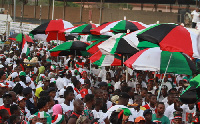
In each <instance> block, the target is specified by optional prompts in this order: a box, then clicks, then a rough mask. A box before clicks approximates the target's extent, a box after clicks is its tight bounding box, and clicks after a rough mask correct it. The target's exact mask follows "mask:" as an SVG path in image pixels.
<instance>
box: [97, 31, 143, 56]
mask: <svg viewBox="0 0 200 124" xmlns="http://www.w3.org/2000/svg"><path fill="white" fill-rule="evenodd" d="M126 35H128V34H126V33H118V34H116V35H114V36H112V37H111V38H109V39H108V40H106V41H104V42H103V43H102V44H100V45H99V46H98V48H99V49H100V50H101V52H102V53H103V54H115V53H118V54H132V55H133V54H135V53H136V52H138V51H139V50H138V49H137V43H138V42H137V41H136V43H135V42H133V41H130V40H127V39H126V38H124V37H125V36H126Z"/></svg>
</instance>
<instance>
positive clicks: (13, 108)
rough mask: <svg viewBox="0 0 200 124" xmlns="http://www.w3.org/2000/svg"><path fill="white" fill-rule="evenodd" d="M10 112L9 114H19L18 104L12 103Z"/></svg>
mask: <svg viewBox="0 0 200 124" xmlns="http://www.w3.org/2000/svg"><path fill="white" fill-rule="evenodd" d="M10 113H11V115H16V116H20V108H19V106H18V105H16V104H12V105H11V106H10Z"/></svg>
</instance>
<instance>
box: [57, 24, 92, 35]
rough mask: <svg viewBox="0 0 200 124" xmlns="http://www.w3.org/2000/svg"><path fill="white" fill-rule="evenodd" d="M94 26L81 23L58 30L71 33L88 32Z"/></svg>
mask: <svg viewBox="0 0 200 124" xmlns="http://www.w3.org/2000/svg"><path fill="white" fill-rule="evenodd" d="M94 28H96V25H95V24H83V25H79V26H75V27H72V28H67V29H65V30H62V31H60V32H64V33H71V34H72V33H79V34H90V30H91V29H94Z"/></svg>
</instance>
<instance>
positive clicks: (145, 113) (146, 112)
mask: <svg viewBox="0 0 200 124" xmlns="http://www.w3.org/2000/svg"><path fill="white" fill-rule="evenodd" d="M147 114H152V110H151V109H147V110H145V111H144V112H143V116H145V115H147Z"/></svg>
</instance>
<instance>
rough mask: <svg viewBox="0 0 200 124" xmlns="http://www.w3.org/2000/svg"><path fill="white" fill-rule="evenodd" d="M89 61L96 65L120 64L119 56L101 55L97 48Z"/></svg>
mask: <svg viewBox="0 0 200 124" xmlns="http://www.w3.org/2000/svg"><path fill="white" fill-rule="evenodd" d="M89 59H90V60H91V62H92V63H93V64H95V65H98V66H121V57H120V56H119V55H117V54H114V55H112V54H107V55H103V54H102V52H101V51H100V50H99V51H98V52H96V53H95V54H94V55H92V56H91V57H90V58H89Z"/></svg>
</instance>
